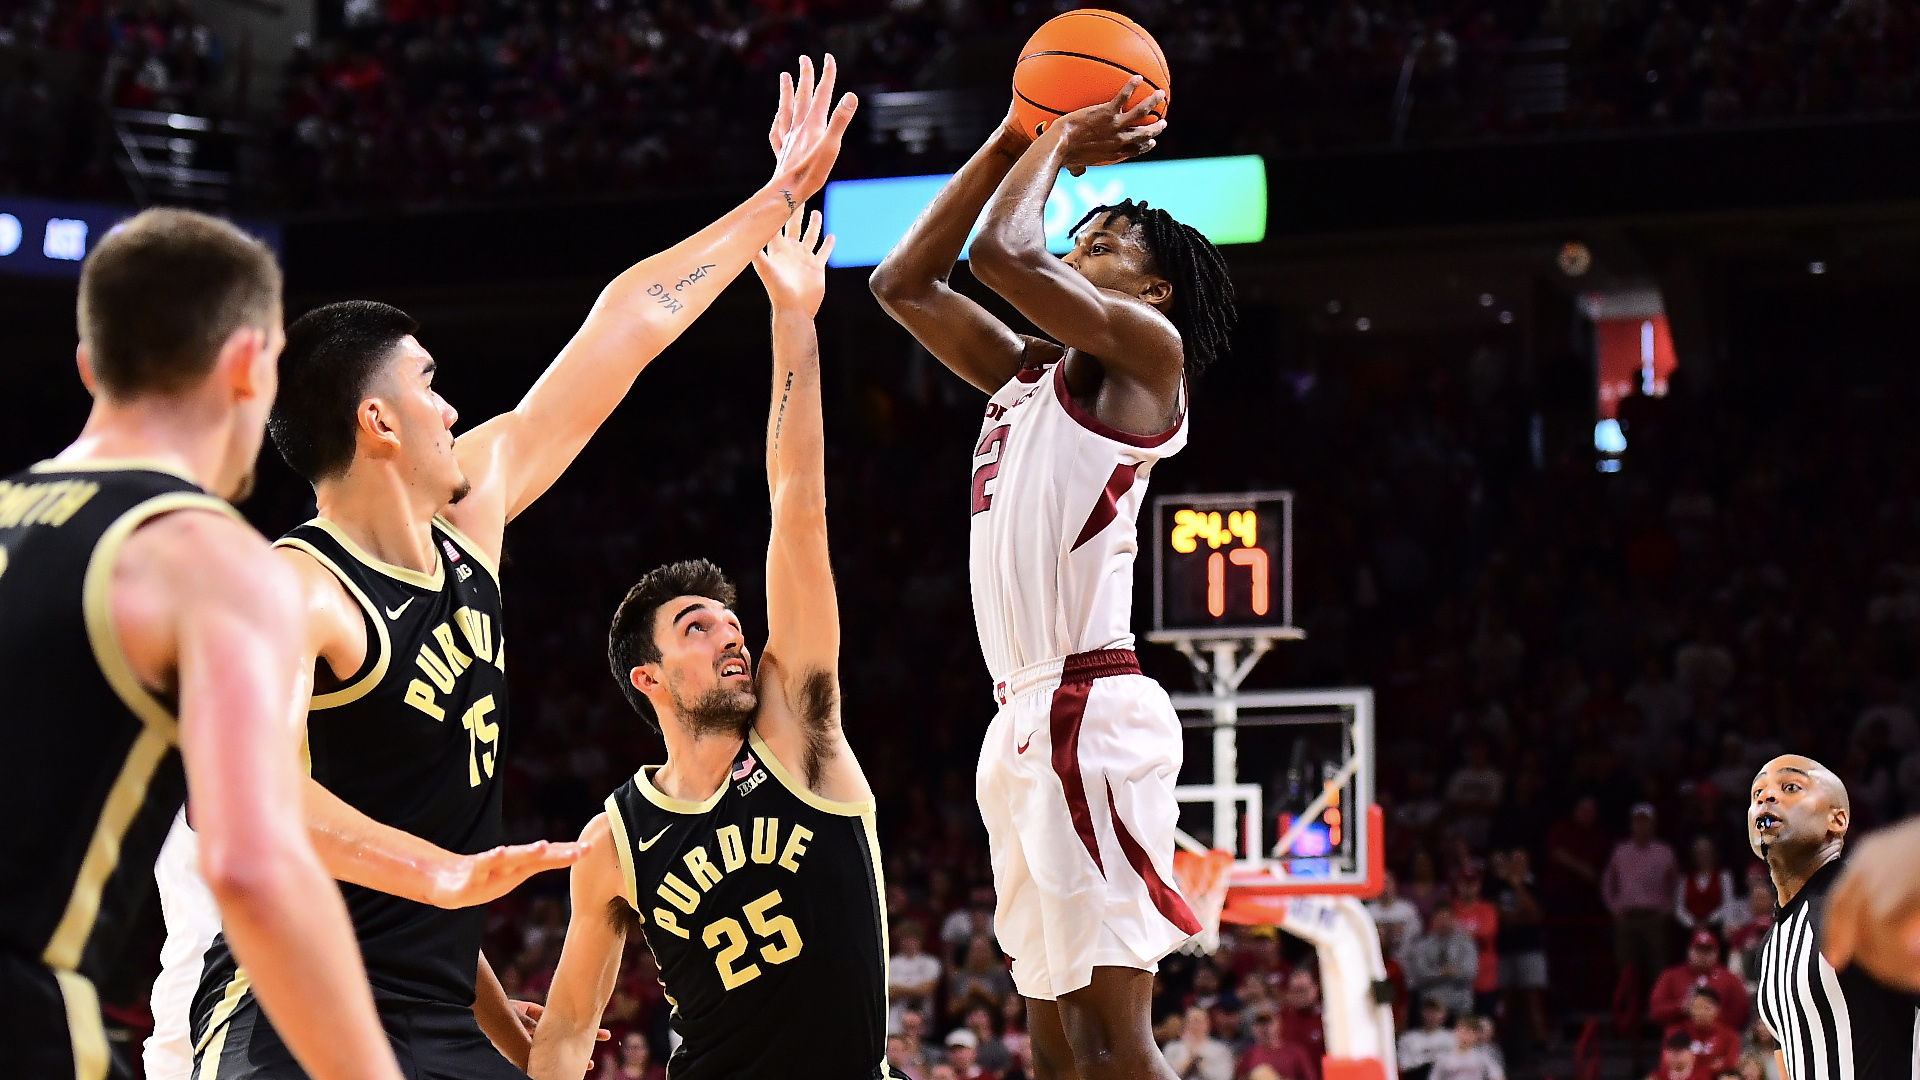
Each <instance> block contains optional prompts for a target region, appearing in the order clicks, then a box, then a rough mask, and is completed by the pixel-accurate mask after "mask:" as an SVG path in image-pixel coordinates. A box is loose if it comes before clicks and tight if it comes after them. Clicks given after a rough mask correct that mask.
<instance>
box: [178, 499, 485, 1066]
mask: <svg viewBox="0 0 1920 1080" xmlns="http://www.w3.org/2000/svg"><path fill="white" fill-rule="evenodd" d="M432 528H433V542H434V549H435V551H434V554H435V556H436V560H437V566H436V567H435V569H434V572H433V573H432V574H422V573H419V572H418V571H414V570H408V569H405V568H403V567H398V566H394V565H392V564H389V563H384V562H381V561H380V560H378V559H375V558H374V557H373V556H371V555H369V554H367V553H366V552H365V551H363V550H361V549H360V547H359V546H358V545H356V544H355V543H354V542H353V541H352V540H350V539H348V538H347V536H346V534H344V533H342V532H341V531H340V530H339V528H338V527H336V526H335V525H334V524H333V523H332V522H329V521H327V520H325V519H321V518H316V519H315V520H313V521H309V522H307V523H306V524H304V525H300V526H297V527H296V528H294V529H293V530H292V531H291V532H289V533H287V535H286V536H284V537H282V538H281V539H280V540H279V541H278V542H277V544H276V546H280V547H292V548H298V549H299V550H301V551H303V552H305V553H307V554H308V555H311V556H312V557H313V558H315V559H317V560H319V562H320V564H321V565H322V566H325V567H326V568H327V569H329V570H331V571H332V572H333V574H334V576H336V577H338V578H339V579H340V582H341V583H342V584H343V585H345V586H346V590H347V593H348V594H349V595H351V596H352V597H353V598H354V600H355V601H356V602H357V603H358V604H359V607H360V615H361V620H362V622H363V623H364V624H365V625H366V631H367V658H366V661H365V662H364V663H363V664H362V665H361V667H360V670H359V671H357V672H355V673H354V674H353V675H352V676H351V677H350V678H347V679H344V680H343V681H342V682H341V683H340V685H339V688H338V689H336V690H333V691H331V692H328V693H319V694H315V695H314V699H313V706H312V711H311V712H310V713H309V714H308V717H307V747H308V752H309V754H310V755H311V758H310V760H311V770H312V775H313V778H314V779H315V780H318V781H319V782H320V783H321V785H322V786H324V787H325V788H326V789H327V790H328V791H331V792H332V793H334V794H335V795H338V796H339V797H340V798H341V799H342V800H343V801H345V802H346V803H347V804H349V805H351V806H352V807H354V808H355V809H357V810H359V811H360V812H361V813H363V814H366V815H367V816H368V817H370V818H372V819H374V820H375V821H378V822H381V823H383V824H386V825H391V826H393V827H394V828H396V829H400V830H403V831H405V832H409V833H412V834H413V835H415V836H418V837H421V838H422V839H425V840H428V841H431V842H432V843H435V844H438V845H439V846H441V847H443V848H446V849H447V850H449V851H453V852H458V853H460V854H472V853H474V852H478V851H485V850H486V849H488V848H491V847H494V846H496V845H498V844H500V843H501V842H502V840H501V836H502V833H503V827H502V824H501V817H500V784H501V780H502V779H503V776H504V773H505V769H504V768H503V766H502V765H501V755H502V753H503V752H504V751H505V749H506V742H507V678H506V675H505V674H504V671H503V667H504V665H505V662H506V658H505V641H504V638H503V637H502V635H501V625H500V624H501V607H500V586H499V579H498V576H497V574H496V573H495V570H494V567H493V566H492V565H491V564H490V562H489V561H488V559H487V557H486V556H485V555H484V554H482V553H481V552H480V550H479V549H478V548H477V547H475V546H474V544H473V542H472V541H470V540H468V539H467V538H466V537H465V536H464V535H462V534H461V533H460V532H459V531H458V530H457V529H455V528H454V527H453V526H451V525H449V524H448V523H447V522H446V521H445V520H444V519H442V518H438V517H436V518H434V519H433V525H432ZM340 890H341V892H342V893H343V894H344V895H345V897H346V901H347V911H348V914H349V915H351V916H352V918H353V928H354V933H355V936H357V937H358V938H359V940H360V952H361V954H362V956H364V957H365V959H366V965H367V977H368V979H369V980H370V981H371V982H372V984H373V995H374V998H375V999H376V1000H379V1001H382V1002H399V1003H420V1002H426V1003H438V1004H450V1005H458V1006H462V1007H467V1006H471V1005H472V1004H473V998H474V978H475V973H476V971H475V969H476V966H477V964H478V963H479V959H480V939H481V936H482V933H483V931H484V930H485V926H486V907H485V906H484V905H482V906H479V907H472V908H466V909H463V910H460V911H446V910H443V909H441V908H436V907H433V906H431V905H428V904H421V903H416V902H415V901H412V900H404V899H401V898H400V897H397V896H389V895H387V894H385V893H381V892H376V891H374V890H372V889H368V888H364V887H361V886H358V885H349V884H346V883H344V882H343V883H341V886H340ZM246 987H247V983H246V977H245V974H244V973H243V972H238V971H236V970H235V967H234V963H233V957H232V953H231V951H230V950H228V948H227V945H226V940H225V938H224V936H222V937H219V938H215V939H214V943H213V946H212V948H210V949H209V950H208V951H207V959H206V961H205V965H204V967H203V969H202V974H201V980H200V991H199V994H198V996H197V998H196V999H195V1001H194V1006H193V1024H192V1031H193V1037H194V1040H195V1042H196V1044H197V1043H200V1042H201V1041H202V1040H204V1039H205V1038H206V1037H207V1036H208V1035H209V1034H211V1033H213V1029H215V1028H218V1027H220V1026H221V1025H222V1024H224V1023H225V1021H226V1020H227V1018H229V1017H230V1016H232V1015H233V1012H234V1010H235V1008H236V1007H237V1006H238V1005H239V1003H240V1001H241V999H242V998H243V996H244V995H245V993H246Z"/></svg>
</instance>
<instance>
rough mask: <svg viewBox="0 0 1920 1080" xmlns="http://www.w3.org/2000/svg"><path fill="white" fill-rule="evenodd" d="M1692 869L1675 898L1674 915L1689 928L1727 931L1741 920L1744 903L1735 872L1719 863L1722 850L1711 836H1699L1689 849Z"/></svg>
mask: <svg viewBox="0 0 1920 1080" xmlns="http://www.w3.org/2000/svg"><path fill="white" fill-rule="evenodd" d="M1690 852H1691V858H1692V862H1693V869H1692V870H1690V871H1688V873H1687V876H1686V877H1684V878H1682V879H1681V881H1680V892H1679V895H1678V896H1677V897H1676V898H1675V901H1674V910H1673V915H1674V918H1675V919H1677V920H1679V923H1680V925H1681V926H1682V927H1684V928H1685V929H1687V930H1694V929H1696V928H1699V929H1708V930H1715V931H1719V932H1721V933H1724V932H1725V931H1726V929H1727V927H1728V926H1729V925H1733V924H1738V923H1739V921H1740V909H1741V907H1742V906H1743V905H1742V904H1741V902H1740V896H1739V894H1738V893H1736V892H1734V891H1733V872H1732V871H1730V870H1726V869H1724V868H1722V867H1721V865H1720V850H1719V848H1718V847H1716V846H1715V845H1714V842H1713V838H1712V837H1710V836H1704V835H1702V836H1696V837H1694V838H1693V846H1692V848H1691V849H1690Z"/></svg>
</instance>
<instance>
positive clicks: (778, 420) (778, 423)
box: [773, 371, 793, 451]
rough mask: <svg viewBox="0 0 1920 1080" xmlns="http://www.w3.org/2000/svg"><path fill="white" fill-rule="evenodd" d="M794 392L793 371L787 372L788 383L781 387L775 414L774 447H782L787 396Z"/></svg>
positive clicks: (776, 448)
mask: <svg viewBox="0 0 1920 1080" xmlns="http://www.w3.org/2000/svg"><path fill="white" fill-rule="evenodd" d="M792 394H793V372H791V371H789V372H787V383H786V385H785V386H783V387H781V388H780V408H779V409H777V410H775V412H774V414H773V448H774V450H775V451H778V450H779V449H780V429H781V428H783V427H785V426H786V423H787V398H788V397H790V396H792Z"/></svg>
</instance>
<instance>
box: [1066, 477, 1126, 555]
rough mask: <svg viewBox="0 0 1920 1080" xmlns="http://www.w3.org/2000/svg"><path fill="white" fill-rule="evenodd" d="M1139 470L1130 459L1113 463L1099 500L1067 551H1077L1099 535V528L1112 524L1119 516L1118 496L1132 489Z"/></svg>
mask: <svg viewBox="0 0 1920 1080" xmlns="http://www.w3.org/2000/svg"><path fill="white" fill-rule="evenodd" d="M1139 471H1140V463H1139V462H1137V461H1130V462H1127V463H1126V464H1124V465H1115V466H1114V467H1113V475H1112V476H1109V477H1107V487H1106V490H1104V491H1102V492H1101V493H1100V501H1099V502H1097V503H1095V504H1094V506H1093V513H1091V514H1088V515H1087V523H1086V524H1085V525H1082V526H1080V535H1079V537H1078V538H1076V539H1075V540H1074V542H1073V546H1072V547H1070V548H1068V549H1067V550H1068V551H1079V550H1080V545H1081V544H1084V543H1086V542H1087V541H1089V540H1091V539H1093V538H1094V537H1096V536H1099V535H1100V530H1102V529H1104V528H1106V527H1107V526H1109V525H1111V524H1113V519H1114V518H1116V517H1119V516H1120V496H1122V495H1125V494H1126V493H1127V492H1129V491H1131V490H1133V478H1134V475H1135V474H1137V473H1138V472H1139Z"/></svg>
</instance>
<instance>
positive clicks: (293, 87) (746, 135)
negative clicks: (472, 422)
mask: <svg viewBox="0 0 1920 1080" xmlns="http://www.w3.org/2000/svg"><path fill="white" fill-rule="evenodd" d="M1063 6H1064V5H1063ZM1115 6H1117V7H1120V8H1122V9H1125V10H1127V11H1128V12H1129V13H1130V14H1132V15H1134V16H1135V17H1136V18H1138V19H1139V20H1140V21H1141V22H1142V23H1143V24H1144V25H1146V26H1148V27H1150V28H1152V29H1153V30H1154V31H1155V33H1156V35H1157V37H1158V39H1159V40H1160V42H1161V43H1162V45H1163V46H1164V49H1165V52H1166V53H1167V56H1168V59H1169V62H1170V63H1171V66H1172V69H1173V71H1174V72H1176V73H1177V75H1176V79H1175V82H1176V89H1177V93H1176V95H1175V96H1176V97H1177V99H1178V101H1179V105H1178V106H1177V107H1175V108H1174V110H1173V112H1172V113H1171V117H1172V119H1173V126H1172V127H1171V128H1170V130H1169V132H1168V135H1167V136H1166V137H1165V138H1164V139H1163V140H1162V142H1163V149H1162V153H1164V154H1176V155H1191V154H1211V153H1289V152H1298V151H1311V150H1315V149H1320V148H1328V147H1337V146H1351V145H1378V144H1385V143H1392V142H1399V141H1412V142H1431V141H1435V140H1451V139H1482V138H1492V137H1502V136H1515V135H1535V134H1545V133H1578V132H1594V131H1611V130H1620V129H1634V128H1648V127H1663V126H1673V125H1692V124H1725V123H1730V122H1736V121H1744V120H1761V121H1769V120H1773V121H1777V120H1781V119H1785V118H1792V117H1829V116H1838V115H1856V116H1857V115H1873V114H1879V113H1886V112H1889V111H1898V110H1907V109H1911V108H1912V107H1913V106H1914V105H1915V79H1916V75H1920V48H1917V47H1916V45H1917V43H1920V4H1916V3H1915V0H1806V2H1795V0H1619V2H1612V3H1601V2H1597V0H1552V2H1549V3H1544V4H1536V3H1524V4H1523V3H1516V2H1513V0H1475V2H1472V3H1466V4H1438V3H1433V2H1422V3H1413V4H1394V3H1388V2H1386V0H1315V2H1313V3H1270V2H1267V0H1228V2H1222V3H1209V4H1197V3H1186V4H1182V3H1175V2H1170V0H1129V2H1128V3H1120V4H1116V5H1115ZM320 10H321V12H322V14H323V17H322V20H321V22H322V26H323V30H322V32H321V33H320V34H319V35H318V36H315V37H310V38H303V39H302V40H301V41H300V43H299V47H298V48H297V49H296V50H295V53H294V55H293V58H292V60H291V61H290V62H289V64H288V66H287V69H286V71H285V72H284V75H283V85H282V91H281V93H280V95H279V99H278V100H279V105H278V108H277V115H275V116H273V117H271V118H270V119H271V120H272V125H271V126H272V128H273V130H274V132H275V134H274V136H273V140H274V146H273V150H274V155H273V156H274V161H275V166H274V170H273V173H274V177H275V179H274V181H273V182H272V183H271V184H270V185H268V186H269V187H270V188H271V189H272V190H263V191H256V192H254V193H252V197H253V198H255V199H257V200H262V201H264V202H265V203H266V204H268V205H279V206H283V207H290V208H298V209H304V208H312V207H329V208H354V207H361V206H391V205H423V204H444V203H450V202H453V203H457V202H464V201H470V200H474V199H488V198H529V197H554V196H568V195H576V194H580V193H616V192H622V191H632V190H635V189H637V188H640V187H645V186H655V187H657V186H661V185H686V184H696V183H705V182H714V181H720V182H740V181H750V180H753V179H756V178H758V176H759V174H760V173H761V172H762V171H763V169H764V165H765V162H764V157H765V153H766V151H765V141H764V140H765V130H766V125H767V117H768V116H770V115H771V105H772V101H773V96H772V87H773V86H774V78H775V73H776V72H777V71H779V70H780V68H781V67H782V66H783V65H788V64H790V63H791V62H792V58H793V57H794V56H795V55H796V54H798V53H799V52H802V51H805V52H809V53H812V54H814V55H818V54H819V53H820V52H822V51H824V50H832V51H833V52H834V53H835V54H836V55H837V56H838V57H839V58H840V61H841V63H842V64H843V65H844V72H843V78H842V86H843V87H850V88H854V89H859V90H862V91H866V92H869V93H871V92H873V91H888V90H911V89H960V90H962V91H965V92H973V93H979V94H981V95H984V98H986V99H991V100H989V101H988V102H987V105H986V107H985V111H983V112H982V114H981V126H979V127H978V128H977V129H973V128H965V129H964V130H955V131H953V132H951V133H949V134H947V135H944V136H942V137H939V138H936V139H934V140H933V142H932V143H931V144H928V145H919V146H916V147H915V148H913V149H912V150H911V151H910V150H909V148H908V147H905V146H902V145H901V144H900V143H899V142H898V141H897V140H893V139H870V138H867V137H866V135H867V132H868V129H867V128H866V127H865V126H864V122H863V125H862V126H860V127H857V128H856V133H855V138H854V139H853V140H852V141H853V143H854V145H853V146H851V147H850V149H849V152H848V157H847V160H846V164H845V165H844V166H843V168H842V172H843V174H845V173H849V172H852V173H860V172H865V173H868V174H880V173H885V172H893V171H907V172H913V171H922V172H924V171H929V170H935V169H942V168H949V167H951V166H953V165H954V164H956V163H957V160H958V157H959V156H960V155H964V153H965V152H967V151H968V150H970V149H971V148H972V145H973V140H975V139H977V138H979V137H980V136H982V135H984V133H985V130H986V128H985V126H984V125H985V124H986V123H987V122H990V121H991V118H992V116H993V115H996V114H994V113H993V112H992V111H991V106H992V104H993V102H996V101H997V100H998V99H999V98H1000V97H1002V96H1004V93H1005V91H1004V86H1005V78H1006V77H1007V75H1008V74H1010V72H1011V68H1012V63H1013V60H1014V58H1015V56H1016V55H1017V52H1018V48H1019V44H1020V42H1021V41H1022V40H1024V38H1025V36H1026V34H1027V33H1028V32H1030V31H1031V30H1032V29H1033V27H1034V26H1036V25H1038V23H1039V22H1040V21H1042V20H1043V19H1044V18H1045V17H1047V16H1048V15H1050V14H1052V13H1053V11H1054V9H1053V8H1050V7H1044V6H1034V5H1029V4H1025V3H1008V2H1007V0H941V2H934V0H887V2H882V0H825V2H819V3H811V2H807V0H753V2H742V0H672V2H665V3H661V2H655V0H354V2H334V3H323V4H322V5H321V6H320ZM0 54H4V56H3V57H0V60H4V61H5V62H4V63H0V77H3V78H4V80H5V83H6V85H5V88H4V89H0V125H3V126H4V131H0V145H4V146H6V147H7V148H8V149H9V150H10V151H11V152H10V153H8V155H7V156H6V158H5V160H4V162H3V163H0V186H5V187H9V188H16V189H36V190H40V191H42V192H66V191H67V190H68V187H69V185H71V184H72V183H75V182H78V181H81V180H84V179H86V178H94V179H96V180H102V181H104V180H107V179H110V178H111V177H110V172H109V171H107V170H104V169H103V168H102V165H103V163H104V161H105V155H106V154H108V153H109V152H110V147H109V146H108V145H107V143H106V142H105V141H104V140H103V138H102V137H101V132H100V125H99V122H98V119H97V117H96V116H94V115H93V114H94V113H95V112H97V111H98V110H97V106H98V105H99V104H100V103H106V104H111V105H117V106H137V107H162V108H181V109H186V110H208V109H213V110H222V109H231V108H232V107H233V102H232V100H230V96H229V98H226V99H222V100H221V101H218V102H216V101H215V100H213V99H212V96H211V95H210V94H209V93H208V91H209V90H210V89H211V88H212V87H213V86H214V85H215V84H216V83H217V82H218V80H219V79H220V78H221V76H222V74H223V72H222V66H223V65H222V59H223V58H222V49H221V45H220V42H219V40H218V39H217V38H216V37H215V36H214V35H212V34H211V32H210V31H209V30H208V29H207V27H205V26H204V25H201V24H200V23H199V22H197V21H196V20H195V19H194V18H193V17H192V15H191V14H190V13H189V12H188V10H187V9H186V7H185V5H184V4H183V3H182V0H72V2H67V0H58V2H56V0H0ZM55 69H59V71H60V72H61V73H62V74H59V75H58V76H57V77H56V76H54V75H53V74H50V73H52V72H54V71H55ZM50 97H52V98H58V99H59V100H58V101H57V102H56V103H55V104H56V105H57V107H56V108H52V109H48V108H45V107H44V105H45V104H46V103H47V102H48V100H49V98H50ZM36 103H37V104H38V105H39V106H42V107H36ZM256 118H257V119H269V118H266V117H256ZM964 127H965V126H964V125H963V128H964ZM55 143H61V144H66V145H64V146H63V150H64V158H65V162H64V164H60V165H57V166H50V165H49V164H48V163H47V162H46V161H44V160H37V158H44V157H47V156H48V155H44V154H41V155H35V154H31V153H22V152H21V151H22V150H23V149H24V148H25V147H26V146H28V145H30V144H31V145H37V146H42V147H44V146H47V145H53V144H55ZM50 169H51V170H52V171H51V172H50V171H49V170H50Z"/></svg>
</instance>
